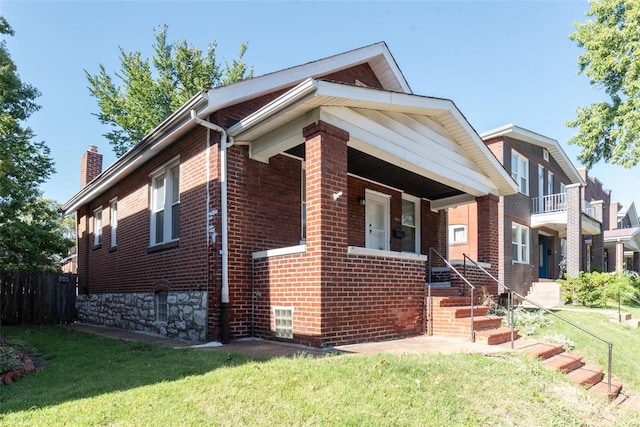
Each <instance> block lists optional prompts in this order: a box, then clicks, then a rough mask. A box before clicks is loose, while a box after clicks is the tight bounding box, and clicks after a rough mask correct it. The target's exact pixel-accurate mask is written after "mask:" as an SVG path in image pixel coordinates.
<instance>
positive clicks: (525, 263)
mask: <svg viewBox="0 0 640 427" xmlns="http://www.w3.org/2000/svg"><path fill="white" fill-rule="evenodd" d="M511 264H518V265H530V263H529V262H528V261H511Z"/></svg>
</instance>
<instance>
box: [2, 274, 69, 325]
mask: <svg viewBox="0 0 640 427" xmlns="http://www.w3.org/2000/svg"><path fill="white" fill-rule="evenodd" d="M76 280H77V276H76V275H75V274H62V273H54V272H32V271H0V320H1V321H2V324H12V325H16V324H17V325H23V324H31V325H53V324H60V323H72V322H73V321H75V320H76V283H77V282H76Z"/></svg>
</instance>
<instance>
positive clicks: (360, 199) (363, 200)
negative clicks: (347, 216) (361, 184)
mask: <svg viewBox="0 0 640 427" xmlns="http://www.w3.org/2000/svg"><path fill="white" fill-rule="evenodd" d="M358 204H359V205H362V206H364V205H366V204H367V199H365V198H364V197H362V196H358Z"/></svg>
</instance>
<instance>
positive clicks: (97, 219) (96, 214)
mask: <svg viewBox="0 0 640 427" xmlns="http://www.w3.org/2000/svg"><path fill="white" fill-rule="evenodd" d="M101 244H102V208H98V209H96V210H95V211H93V246H99V245H101Z"/></svg>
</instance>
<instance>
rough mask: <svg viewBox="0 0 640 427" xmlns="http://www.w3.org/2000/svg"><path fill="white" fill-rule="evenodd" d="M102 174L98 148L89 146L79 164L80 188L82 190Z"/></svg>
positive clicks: (100, 156)
mask: <svg viewBox="0 0 640 427" xmlns="http://www.w3.org/2000/svg"><path fill="white" fill-rule="evenodd" d="M100 172H102V154H100V153H98V147H96V146H95V145H90V146H89V148H87V151H85V153H84V154H83V155H82V160H81V162H80V188H84V187H86V186H87V184H89V183H90V182H91V181H93V179H94V178H95V177H96V176H98V175H100Z"/></svg>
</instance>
